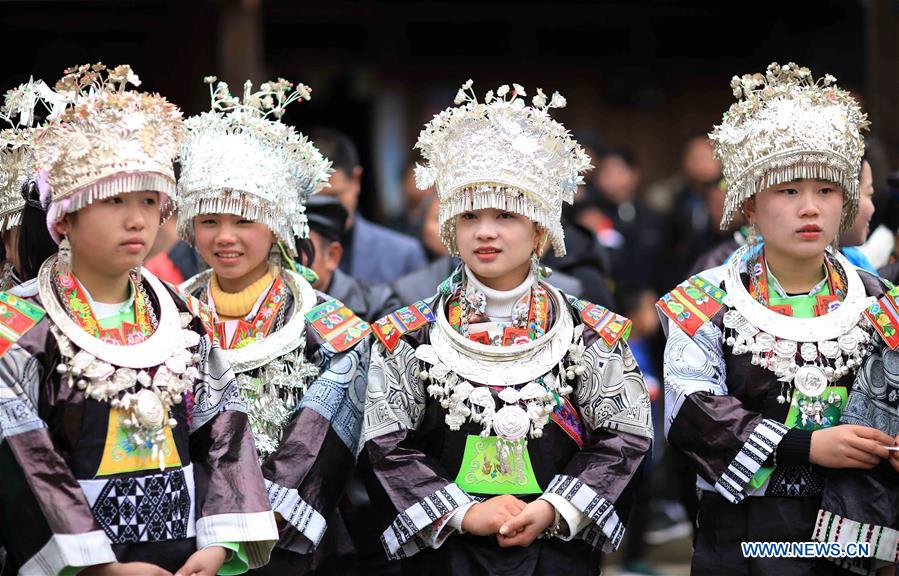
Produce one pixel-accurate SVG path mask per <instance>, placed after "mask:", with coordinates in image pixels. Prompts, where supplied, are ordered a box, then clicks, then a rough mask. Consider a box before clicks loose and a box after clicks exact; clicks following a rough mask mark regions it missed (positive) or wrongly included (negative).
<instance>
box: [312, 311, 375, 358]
mask: <svg viewBox="0 0 899 576" xmlns="http://www.w3.org/2000/svg"><path fill="white" fill-rule="evenodd" d="M306 321H307V322H308V323H309V325H310V326H312V329H313V330H315V332H316V333H317V334H318V335H319V336H321V337H322V339H324V340H325V342H327V343H328V344H330V345H331V346H333V347H334V349H335V350H337V351H338V352H343V351H345V350H348V349H349V348H350V347H352V346H353V345H354V344H356V343H357V342H359V341H360V340H362V339H363V338H365V337H366V336H368V334H369V332H371V326H369V324H368V322H365V321H364V320H362V319H361V318H359V317H358V316H356V314H355V313H353V311H352V310H350V309H349V308H347V307H346V306H344V304H343V302H341V301H340V300H336V299H335V300H329V301H327V302H323V303H322V304H319V305H318V306H316V307H315V308H313V309H312V310H310V311H309V312H307V313H306Z"/></svg>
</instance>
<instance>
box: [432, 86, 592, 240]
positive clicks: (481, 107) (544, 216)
mask: <svg viewBox="0 0 899 576" xmlns="http://www.w3.org/2000/svg"><path fill="white" fill-rule="evenodd" d="M471 85H472V81H471V80H468V81H467V82H466V83H465V84H463V85H462V88H461V89H460V90H459V92H458V93H457V94H456V99H455V103H456V105H457V106H456V107H450V108H447V109H446V110H444V111H443V112H441V113H439V114H437V115H436V116H434V118H433V119H432V120H431V121H430V122H429V123H428V124H427V125H426V126H425V127H424V129H423V130H422V131H421V134H420V135H419V137H418V143H417V144H416V145H415V146H416V148H418V149H419V150H420V151H421V154H422V157H423V158H424V159H425V160H426V161H427V164H426V165H425V166H421V165H419V166H416V171H415V173H416V180H417V183H418V187H419V188H422V189H425V188H429V187H430V186H433V185H435V184H436V186H437V194H438V196H439V197H440V234H441V239H442V240H443V243H444V244H446V246H447V247H448V248H449V250H450V252H452V253H454V254H457V253H458V249H457V247H456V241H455V230H454V227H455V218H456V216H458V215H459V214H462V213H463V212H466V211H468V210H479V209H482V208H497V209H502V210H509V211H512V212H516V213H518V214H522V215H523V216H526V217H527V218H530V219H531V220H533V221H534V222H536V223H537V224H539V225H540V226H542V227H543V228H544V229H545V230H546V232H547V235H548V238H549V240H550V241H551V242H552V246H553V248H554V249H555V252H556V254H558V255H560V256H561V255H564V254H565V236H564V233H563V232H562V224H561V221H560V219H561V214H562V203H563V202H568V203H571V202H572V201H573V198H574V193H575V191H576V190H577V187H578V185H579V184H583V176H582V173H583V172H585V171H586V170H587V169H589V168H590V160H589V157H588V156H587V154H586V152H584V150H583V148H581V147H580V145H578V143H577V142H576V141H575V140H574V139H573V138H572V137H571V135H570V134H569V132H568V131H567V130H566V129H565V127H564V126H562V124H560V123H559V122H557V121H556V120H554V119H553V118H552V117H550V115H549V110H550V109H551V108H563V107H564V106H565V104H566V101H565V98H563V97H562V96H561V95H560V94H559V93H558V92H556V93H554V94H553V95H552V97H551V98H549V99H548V98H547V96H546V95H545V94H544V93H543V91H542V90H540V89H539V88H538V89H537V95H536V96H534V97H533V99H532V100H531V103H532V106H527V105H526V104H525V101H524V97H525V96H526V93H525V90H524V88H523V87H522V86H521V85H519V84H512V87H511V88H510V87H509V86H508V85H503V86H500V87H499V88H498V89H497V90H496V92H494V91H493V90H491V91H489V92H487V95H486V97H485V98H484V102H478V101H477V97H476V96H475V94H474V92H473V91H472V90H471Z"/></svg>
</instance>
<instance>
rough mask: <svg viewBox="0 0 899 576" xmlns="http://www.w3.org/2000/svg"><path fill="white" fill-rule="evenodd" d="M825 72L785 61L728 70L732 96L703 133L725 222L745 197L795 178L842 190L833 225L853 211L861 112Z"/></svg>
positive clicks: (844, 226) (846, 223)
mask: <svg viewBox="0 0 899 576" xmlns="http://www.w3.org/2000/svg"><path fill="white" fill-rule="evenodd" d="M835 82H836V78H834V77H833V76H831V75H830V74H827V75H825V76H824V77H823V78H819V79H818V80H817V81H816V80H814V79H813V78H812V74H811V72H810V71H809V69H808V68H803V67H799V66H797V65H796V64H795V63H793V62H790V63H789V64H785V65H783V66H780V65H779V64H778V63H777V62H774V63H772V64H771V65H769V66H768V69H767V71H766V72H765V74H746V75H744V76H742V77H738V76H734V77H733V79H732V80H731V88H733V92H734V96H736V97H737V98H738V101H737V102H735V103H734V104H732V105H731V107H730V109H728V111H727V112H725V113H724V118H723V120H722V122H721V124H720V125H718V126H715V128H714V130H713V131H712V133H711V134H709V138H711V139H712V140H713V141H714V144H715V155H716V157H717V158H719V159H720V160H721V163H722V165H723V169H724V178H725V181H726V183H727V198H726V200H725V208H724V217H723V219H722V221H721V228H722V229H725V228H727V227H728V226H729V225H730V223H731V222H732V220H733V218H734V216H735V215H736V214H737V212H738V211H739V210H740V208H741V205H742V204H743V202H744V201H745V200H747V199H748V198H751V197H752V196H754V195H755V194H757V193H759V192H760V191H762V190H764V189H765V188H767V187H769V186H775V185H777V184H782V183H784V182H790V181H792V180H796V179H799V178H815V179H822V180H828V181H831V182H834V183H836V184H838V185H839V186H840V187H841V188H842V189H843V217H842V222H841V231H846V230H848V229H849V228H851V227H852V223H853V222H854V220H855V215H856V213H857V211H858V202H859V197H858V194H859V192H858V177H859V171H860V169H861V159H862V155H863V154H864V141H863V139H862V135H861V131H862V130H864V129H867V127H868V126H869V122H868V120H867V116H866V115H865V114H864V113H863V112H862V111H861V108H859V105H858V103H857V102H856V101H855V99H854V98H853V97H852V96H851V95H850V94H849V93H848V92H846V91H845V90H842V89H841V88H839V87H838V86H836V84H835Z"/></svg>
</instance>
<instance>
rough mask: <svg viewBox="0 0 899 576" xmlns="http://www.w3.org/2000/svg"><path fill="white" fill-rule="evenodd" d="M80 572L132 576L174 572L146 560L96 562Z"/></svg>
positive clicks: (164, 575)
mask: <svg viewBox="0 0 899 576" xmlns="http://www.w3.org/2000/svg"><path fill="white" fill-rule="evenodd" d="M78 574H80V575H81V576H130V575H132V574H141V576H172V573H171V572H169V571H168V570H163V569H162V568H160V567H159V566H154V565H153V564H147V563H145V562H125V563H122V562H110V563H109V564H96V565H94V566H88V567H87V568H85V569H84V570H81V571H80V572H78Z"/></svg>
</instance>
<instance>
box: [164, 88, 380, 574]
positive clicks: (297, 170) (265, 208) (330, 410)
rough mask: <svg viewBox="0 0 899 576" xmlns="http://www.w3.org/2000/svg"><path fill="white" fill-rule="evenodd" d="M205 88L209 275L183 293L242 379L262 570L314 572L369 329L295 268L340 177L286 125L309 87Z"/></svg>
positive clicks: (355, 427)
mask: <svg viewBox="0 0 899 576" xmlns="http://www.w3.org/2000/svg"><path fill="white" fill-rule="evenodd" d="M206 82H207V83H208V84H209V85H210V93H211V105H212V109H211V110H210V111H207V112H204V113H202V114H199V115H196V116H192V117H190V118H188V119H187V120H185V131H186V134H185V138H184V143H183V145H182V147H181V151H180V155H179V160H180V163H181V174H180V177H179V180H178V189H179V192H180V194H181V199H180V202H179V206H178V208H179V210H178V231H179V233H180V236H181V238H182V239H184V240H185V241H187V242H189V243H190V244H192V245H193V246H194V247H195V248H196V249H197V251H198V252H199V253H200V256H201V257H202V258H203V260H204V261H205V262H206V263H207V264H208V265H209V266H210V269H209V270H206V271H204V272H201V273H200V274H198V275H196V276H194V277H192V278H189V279H188V280H186V281H185V282H184V283H183V284H182V285H181V286H180V288H181V290H182V292H183V293H184V294H185V300H186V301H187V302H189V303H191V305H192V306H197V307H198V308H199V309H200V310H202V311H203V313H204V317H205V319H206V327H207V330H209V332H210V333H211V334H212V335H213V336H214V337H215V339H216V341H218V342H219V343H220V345H221V346H222V348H223V349H224V355H225V357H226V358H228V360H229V361H230V362H231V364H232V366H233V367H234V371H235V372H236V373H237V379H236V380H237V390H238V392H239V394H240V397H241V398H243V399H244V401H245V402H246V403H247V405H248V408H249V410H248V415H249V420H250V426H251V427H252V431H253V437H254V441H255V446H256V450H257V452H258V455H259V461H260V463H261V465H262V474H263V476H264V478H265V483H266V487H267V489H268V497H269V500H270V502H271V506H272V509H273V510H274V512H275V514H276V516H277V518H278V523H279V527H280V540H279V542H278V545H277V547H276V548H275V550H274V551H273V552H272V560H271V562H270V563H269V564H268V565H267V566H265V567H264V568H262V569H258V570H257V571H256V572H255V573H257V574H277V575H278V576H282V575H291V574H306V573H308V572H309V571H311V570H313V569H314V566H313V562H314V560H313V554H312V553H313V552H314V551H315V550H316V549H317V547H318V545H319V544H320V543H321V542H322V538H323V536H324V535H325V532H326V531H330V530H331V529H332V528H333V527H334V526H333V522H332V516H333V515H334V513H335V510H336V507H337V504H338V502H339V501H340V499H341V497H342V495H343V492H344V487H345V486H346V483H347V480H348V479H349V477H350V474H351V473H352V471H353V469H354V467H355V464H356V456H357V454H358V451H359V447H360V443H359V435H360V432H361V428H362V407H363V403H364V400H365V383H366V375H367V370H368V353H369V352H368V351H369V333H370V328H369V325H368V323H367V322H365V321H364V320H363V319H361V318H359V317H358V316H357V315H356V314H354V313H353V312H352V310H350V309H349V308H347V307H346V305H345V304H344V303H342V302H340V301H339V300H337V299H334V298H332V297H330V296H327V295H325V294H323V293H321V292H318V291H316V290H315V289H314V288H313V287H312V284H313V283H314V282H316V281H317V277H316V275H315V273H314V272H313V271H312V270H310V269H308V268H306V267H304V266H301V265H300V264H298V263H297V262H296V261H295V259H296V258H298V257H299V255H300V254H301V253H308V251H309V249H308V235H309V230H308V225H307V218H306V214H305V209H306V202H307V200H308V198H309V196H311V195H313V194H315V193H317V192H318V191H319V190H321V188H322V186H323V185H324V184H325V183H326V182H327V181H328V175H329V173H330V171H331V168H330V162H329V161H328V159H327V158H325V157H324V156H322V154H321V153H320V152H319V151H318V149H317V148H316V147H315V146H314V145H313V144H312V143H311V142H310V141H309V140H308V139H307V138H306V137H305V136H304V135H302V134H300V133H299V132H297V131H296V129H295V128H294V127H293V126H289V125H287V124H284V123H283V122H281V121H280V119H279V118H280V117H281V115H282V114H283V113H284V109H285V107H286V106H288V105H289V104H291V103H292V102H296V101H298V100H300V101H301V100H308V99H309V97H310V89H309V88H308V87H307V86H305V85H303V84H299V85H297V86H296V88H294V86H293V84H292V83H290V82H288V81H286V80H283V79H278V80H277V81H270V82H264V83H262V84H261V85H260V86H259V89H258V90H256V91H253V86H252V84H251V83H250V82H249V81H247V82H246V83H245V84H244V87H243V88H244V89H243V95H242V97H240V98H238V97H234V96H232V95H231V93H230V90H229V88H228V85H227V84H226V83H224V82H217V81H216V79H215V78H214V77H207V78H206Z"/></svg>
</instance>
